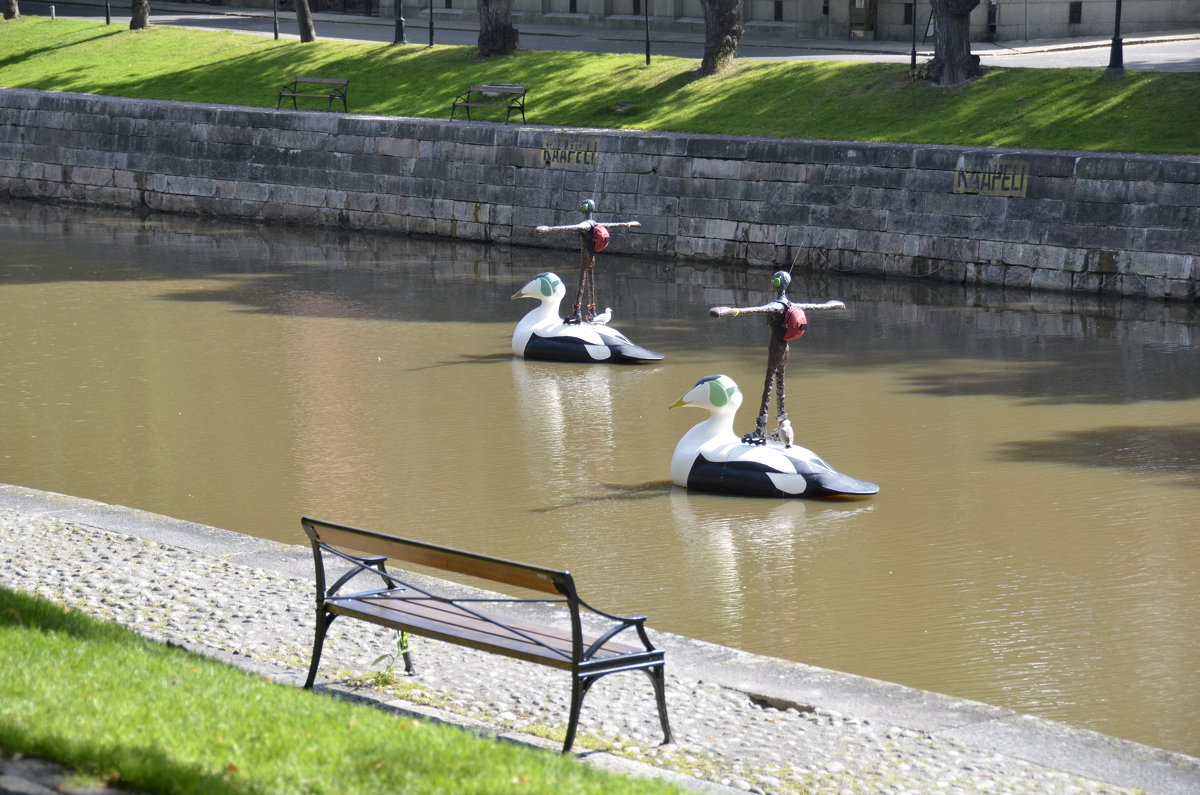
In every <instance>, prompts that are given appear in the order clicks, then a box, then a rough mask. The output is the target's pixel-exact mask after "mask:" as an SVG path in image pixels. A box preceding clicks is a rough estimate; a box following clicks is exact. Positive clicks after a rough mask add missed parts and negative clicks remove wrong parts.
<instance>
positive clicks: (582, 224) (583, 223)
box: [533, 221, 641, 235]
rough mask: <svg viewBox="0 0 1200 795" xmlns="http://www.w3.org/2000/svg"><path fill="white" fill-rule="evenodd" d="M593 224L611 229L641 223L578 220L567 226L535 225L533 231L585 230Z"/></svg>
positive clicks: (542, 233)
mask: <svg viewBox="0 0 1200 795" xmlns="http://www.w3.org/2000/svg"><path fill="white" fill-rule="evenodd" d="M593 226H604V227H607V228H609V229H613V228H615V227H619V226H626V227H632V226H641V223H640V222H638V221H608V222H605V223H603V224H602V223H599V222H598V221H580V222H579V223H577V224H570V225H568V226H545V225H541V226H536V227H534V229H533V231H534V232H537V233H538V234H539V235H544V234H546V233H547V232H586V231H588V230H589V229H591V228H592V227H593Z"/></svg>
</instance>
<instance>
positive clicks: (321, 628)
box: [304, 611, 337, 690]
mask: <svg viewBox="0 0 1200 795" xmlns="http://www.w3.org/2000/svg"><path fill="white" fill-rule="evenodd" d="M335 618H337V616H336V615H335V614H333V613H324V612H323V611H322V612H318V613H317V634H316V637H314V638H313V653H312V662H311V663H310V664H309V666H308V681H306V682H305V683H304V689H305V690H312V686H313V682H315V681H316V680H317V666H318V665H320V664H321V649H322V648H324V646H325V633H326V632H328V631H329V625H330V624H332V623H333V620H334V619H335Z"/></svg>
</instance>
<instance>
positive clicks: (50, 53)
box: [0, 17, 1200, 153]
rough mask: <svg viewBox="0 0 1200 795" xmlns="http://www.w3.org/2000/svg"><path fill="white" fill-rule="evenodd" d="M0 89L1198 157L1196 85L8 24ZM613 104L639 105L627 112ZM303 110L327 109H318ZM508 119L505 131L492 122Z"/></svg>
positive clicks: (0, 29)
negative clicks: (963, 80) (500, 87)
mask: <svg viewBox="0 0 1200 795" xmlns="http://www.w3.org/2000/svg"><path fill="white" fill-rule="evenodd" d="M0 52H3V53H5V55H4V56H3V58H2V59H0V85H7V86H14V87H25V88H38V89H48V90H56V91H76V92H83V93H93V94H106V95H114V96H125V97H141V98H150V99H179V100H186V101H193V102H213V103H225V104H233V105H247V106H257V107H272V108H273V107H275V103H276V98H277V92H278V90H279V87H280V86H282V85H283V84H284V83H286V82H289V80H290V78H291V77H292V76H294V75H297V74H311V75H323V76H336V77H347V78H350V80H351V83H350V94H349V96H350V108H351V110H352V111H354V112H357V113H369V114H380V115H398V116H419V117H430V118H445V117H447V116H448V114H449V110H450V103H451V101H452V100H453V98H454V96H455V95H456V94H458V93H460V92H461V91H462V90H464V89H465V88H466V87H467V86H468V85H470V84H472V83H482V82H489V81H491V82H519V83H525V84H526V85H528V86H529V87H530V93H529V98H528V108H527V118H528V121H529V122H530V123H533V124H543V125H551V126H556V127H600V128H612V129H643V130H665V131H675V132H693V133H714V134H725V135H739V136H748V135H749V136H753V135H761V136H772V137H793V138H818V139H831V140H848V141H895V142H907V143H930V144H959V145H967V146H999V147H1022V148H1041V149H1077V150H1086V151H1122V152H1161V153H1195V152H1200V102H1198V101H1197V97H1200V74H1197V73H1179V72H1177V73H1132V72H1131V73H1129V74H1127V75H1126V77H1125V78H1124V79H1122V80H1105V79H1103V77H1102V73H1101V72H1100V71H1099V70H1089V69H1006V68H992V69H989V70H988V71H987V73H986V74H985V75H984V76H983V77H982V78H980V79H978V80H976V81H974V82H972V83H970V84H968V85H965V86H961V87H958V88H955V89H941V88H936V87H933V86H930V85H928V84H926V83H924V82H920V81H913V80H911V79H910V78H909V75H908V66H907V64H876V63H848V62H812V61H809V62H804V61H790V62H762V61H739V62H737V65H736V67H735V68H734V69H731V70H729V71H728V72H726V73H723V74H721V75H717V76H714V77H709V78H704V79H697V78H696V77H695V75H694V71H695V69H696V67H697V66H698V65H699V61H698V58H699V55H700V53H697V60H691V59H686V58H669V57H658V58H655V59H654V62H653V63H652V64H651V65H649V66H647V65H646V64H645V62H644V61H643V60H642V59H641V58H640V57H634V56H629V55H613V54H589V53H577V52H553V51H532V50H526V51H522V52H519V53H517V54H515V55H512V56H509V57H505V58H498V59H491V60H479V59H478V58H476V57H475V49H474V48H472V47H451V46H435V47H423V46H418V45H408V46H403V47H397V46H394V45H390V44H378V43H356V42H342V41H318V42H314V43H312V44H300V43H299V42H296V41H293V40H280V41H275V40H273V39H268V38H265V37H261V36H253V35H248V34H243V33H233V32H229V31H220V32H213V31H202V30H187V29H183V28H176V27H166V26H164V27H151V28H149V29H147V30H142V31H129V30H126V29H125V28H124V27H121V26H105V25H102V24H96V23H88V22H80V21H78V20H67V19H59V20H56V21H54V22H50V21H49V20H47V19H45V18H40V17H22V18H21V19H19V20H16V21H12V22H6V23H4V24H3V25H0ZM618 103H631V104H632V106H633V107H632V108H631V109H630V110H629V111H628V112H625V113H619V112H617V111H616V110H615V107H614V106H616V105H617V104H618ZM311 107H313V108H317V107H321V108H323V107H324V103H317V104H314V105H312V106H311ZM496 118H497V119H501V118H502V115H501V116H497V117H496Z"/></svg>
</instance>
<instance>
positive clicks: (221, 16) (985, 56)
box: [21, 0, 1200, 72]
mask: <svg viewBox="0 0 1200 795" xmlns="http://www.w3.org/2000/svg"><path fill="white" fill-rule="evenodd" d="M53 5H54V7H55V13H56V14H57V15H58V16H64V17H66V16H70V17H81V18H88V19H98V20H103V19H104V3H103V2H102V0H72V1H68V2H55V3H54V4H53ZM110 7H111V18H112V21H113V24H120V25H126V24H128V22H129V4H128V0H115V2H112V3H111V6H110ZM49 8H50V4H49V3H45V2H23V3H21V10H22V12H23V13H26V14H31V15H39V16H48V15H49V13H50V11H49ZM150 8H151V17H150V19H151V22H152V24H156V25H181V26H186V27H196V28H211V29H222V30H239V31H244V32H247V33H256V34H260V35H267V36H271V35H274V27H275V23H274V20H273V17H272V12H271V11H270V10H269V9H265V10H264V9H252V8H234V7H229V6H218V7H208V6H201V5H188V4H182V3H156V2H154V1H153V0H151V6H150ZM313 16H314V18H315V20H316V26H317V37H318V38H328V39H348V40H353V41H381V42H391V41H394V40H395V34H396V26H395V22H394V20H392V19H380V18H378V17H362V16H356V15H351V14H327V13H318V14H314V15H313ZM278 26H279V35H280V36H281V37H288V38H294V37H295V36H296V32H297V28H296V19H295V14H294V13H293V12H290V11H287V12H283V11H281V12H280V14H279V18H278ZM517 27H518V29H519V30H520V34H521V45H522V46H523V47H526V48H528V49H531V50H571V51H578V52H612V53H630V54H637V55H642V56H644V55H645V52H646V34H645V31H643V30H622V31H618V30H605V29H600V28H581V27H550V26H538V25H521V24H518V26H517ZM405 34H406V35H405V38H406V39H407V40H408V42H409V43H410V44H412V45H413V46H423V45H427V44H428V43H429V22H428V17H427V16H426V15H424V14H422V15H419V16H418V17H417V18H413V19H407V20H406V25H405ZM477 35H478V24H477V22H476V21H475V20H474V19H467V20H462V21H457V22H446V21H442V20H438V21H436V22H435V24H434V31H433V40H434V43H435V44H463V45H471V44H475V40H476V37H477ZM972 50H973V52H975V53H976V54H977V55H979V56H980V58H981V59H982V61H983V63H985V64H987V65H993V66H1016V67H1031V68H1063V67H1084V68H1095V69H1104V68H1105V67H1107V66H1108V63H1109V56H1110V53H1111V40H1110V39H1073V40H1053V41H1051V40H1046V41H1034V42H1005V43H1004V44H992V43H989V42H973V43H972ZM650 52H651V57H653V56H655V55H669V56H675V57H681V58H696V59H699V58H700V57H701V55H702V54H703V37H702V36H700V35H698V34H683V33H665V32H656V31H654V30H653V27H652V28H651V31H650ZM1123 53H1124V61H1125V68H1126V69H1127V70H1129V71H1172V72H1200V27H1198V29H1197V30H1196V31H1192V32H1188V33H1183V34H1180V33H1171V34H1164V35H1161V36H1159V35H1149V34H1137V35H1133V36H1127V37H1125V38H1124V46H1123ZM932 55H933V43H932V42H929V43H928V44H926V43H921V42H918V46H917V59H918V61H923V60H927V59H928V58H930V57H932ZM738 57H739V58H744V59H751V58H753V59H764V60H780V59H809V60H841V61H847V60H853V61H886V62H896V63H907V62H909V61H910V60H911V58H912V44H911V43H910V42H895V41H891V42H849V41H832V40H798V41H797V40H792V41H787V40H774V39H769V38H765V37H757V38H756V37H754V36H753V34H748V35H746V36H744V37H743V38H742V42H741V44H740V45H739V47H738Z"/></svg>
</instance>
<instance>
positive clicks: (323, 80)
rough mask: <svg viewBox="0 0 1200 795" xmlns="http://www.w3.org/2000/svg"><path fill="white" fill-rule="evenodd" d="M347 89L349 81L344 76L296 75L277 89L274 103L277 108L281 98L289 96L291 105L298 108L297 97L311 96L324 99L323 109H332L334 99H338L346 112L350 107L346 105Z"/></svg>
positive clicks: (281, 100) (280, 103)
mask: <svg viewBox="0 0 1200 795" xmlns="http://www.w3.org/2000/svg"><path fill="white" fill-rule="evenodd" d="M349 90H350V81H349V80H347V79H345V78H341V77H297V78H296V79H294V80H293V81H292V82H290V83H288V84H287V85H286V86H284V87H283V88H281V89H279V101H278V102H276V103H275V108H276V109H277V110H278V109H279V108H280V107H281V106H282V105H283V100H284V99H287V98H288V97H291V100H292V107H293V108H295V109H297V110H299V107H298V106H297V105H296V99H297V98H298V97H313V98H316V99H324V100H325V101H326V105H325V110H333V103H334V100H338V101H340V102H341V103H342V110H344V111H346V112H347V113H348V112H349V111H350V109H349V108H348V107H346V93H347V92H348V91H349Z"/></svg>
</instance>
